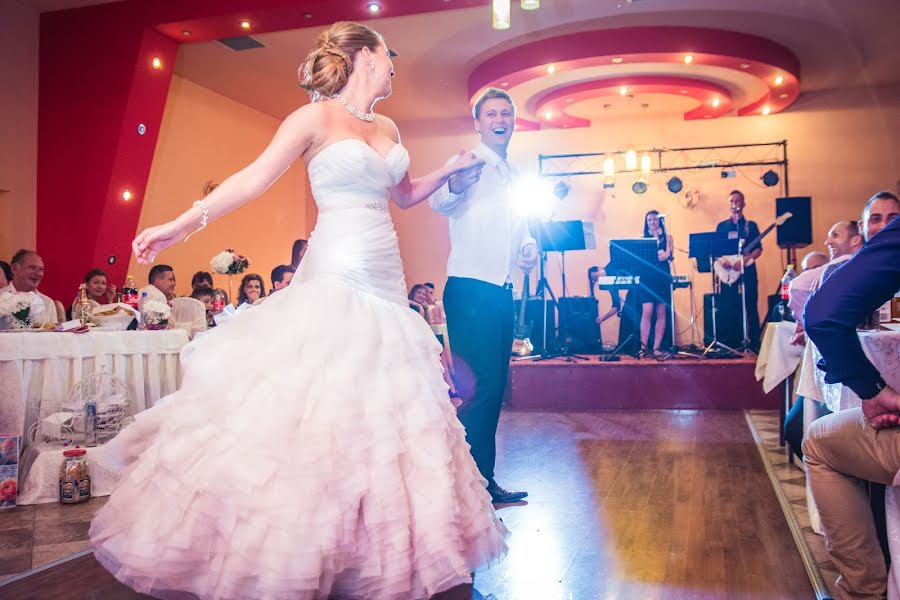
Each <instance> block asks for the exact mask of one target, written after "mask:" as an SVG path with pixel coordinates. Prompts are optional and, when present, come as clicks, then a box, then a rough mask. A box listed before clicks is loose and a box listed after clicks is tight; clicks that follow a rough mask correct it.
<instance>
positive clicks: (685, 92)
mask: <svg viewBox="0 0 900 600" xmlns="http://www.w3.org/2000/svg"><path fill="white" fill-rule="evenodd" d="M679 91H680V92H681V93H682V94H687V90H679Z"/></svg>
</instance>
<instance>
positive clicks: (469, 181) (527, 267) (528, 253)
mask: <svg viewBox="0 0 900 600" xmlns="http://www.w3.org/2000/svg"><path fill="white" fill-rule="evenodd" d="M484 165H485V162H484V160H482V159H480V158H478V157H477V156H475V153H474V152H466V151H461V152H460V153H459V158H458V159H457V160H456V161H455V162H453V163H451V166H452V167H453V168H454V169H456V172H455V173H454V174H453V175H451V176H450V179H449V180H448V185H449V187H450V193H451V194H462V193H463V192H465V191H466V190H467V189H469V188H470V187H472V186H473V185H474V184H475V183H477V182H478V180H479V179H480V178H481V170H482V169H483V168H484ZM537 261H538V249H537V246H535V245H534V244H526V245H525V246H524V247H523V248H522V251H521V252H520V253H519V255H518V257H516V265H517V266H518V267H519V268H520V269H522V272H523V273H526V274H527V273H530V272H531V271H532V269H534V266H535V265H536V264H537Z"/></svg>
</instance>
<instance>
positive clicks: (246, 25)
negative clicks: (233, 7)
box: [241, 19, 253, 30]
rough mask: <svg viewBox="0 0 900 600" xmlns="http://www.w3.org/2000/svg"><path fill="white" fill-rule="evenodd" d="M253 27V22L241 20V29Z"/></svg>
mask: <svg viewBox="0 0 900 600" xmlns="http://www.w3.org/2000/svg"><path fill="white" fill-rule="evenodd" d="M251 27H253V23H251V22H250V21H248V20H247V19H242V20H241V29H245V30H246V29H250V28H251Z"/></svg>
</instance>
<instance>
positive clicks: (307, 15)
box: [303, 13, 312, 19]
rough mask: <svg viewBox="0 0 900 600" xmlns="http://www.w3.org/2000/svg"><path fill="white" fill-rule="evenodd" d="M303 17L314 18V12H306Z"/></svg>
mask: <svg viewBox="0 0 900 600" xmlns="http://www.w3.org/2000/svg"><path fill="white" fill-rule="evenodd" d="M303 18H304V19H312V13H304V14H303Z"/></svg>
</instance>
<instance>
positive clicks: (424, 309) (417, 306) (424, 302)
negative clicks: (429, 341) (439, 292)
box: [408, 283, 459, 398]
mask: <svg viewBox="0 0 900 600" xmlns="http://www.w3.org/2000/svg"><path fill="white" fill-rule="evenodd" d="M433 291H434V288H429V287H428V284H427V283H417V284H416V285H414V286H412V288H411V289H410V290H409V295H408V298H409V307H410V308H411V309H413V310H415V311H416V312H418V313H419V314H420V315H422V318H423V319H425V321H426V322H427V323H428V324H429V325H437V324H443V323H446V322H447V321H446V317H445V316H444V313H443V310H442V309H441V308H440V306H438V304H437V302H436V301H435V300H434V296H433V295H432V294H431V293H429V292H433ZM438 313H439V314H440V318H443V320H440V319H439V317H438ZM435 335H436V336H437V339H438V341H439V342H440V343H441V346H443V347H444V349H443V350H442V351H441V366H443V367H444V381H445V382H446V383H447V386H448V387H449V388H450V396H451V397H452V398H458V397H459V393H458V392H457V390H456V384H455V383H454V382H453V365H452V364H451V362H450V359H449V355H450V353H449V352H448V348H447V345H446V344H445V343H444V336H442V335H439V334H435Z"/></svg>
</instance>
